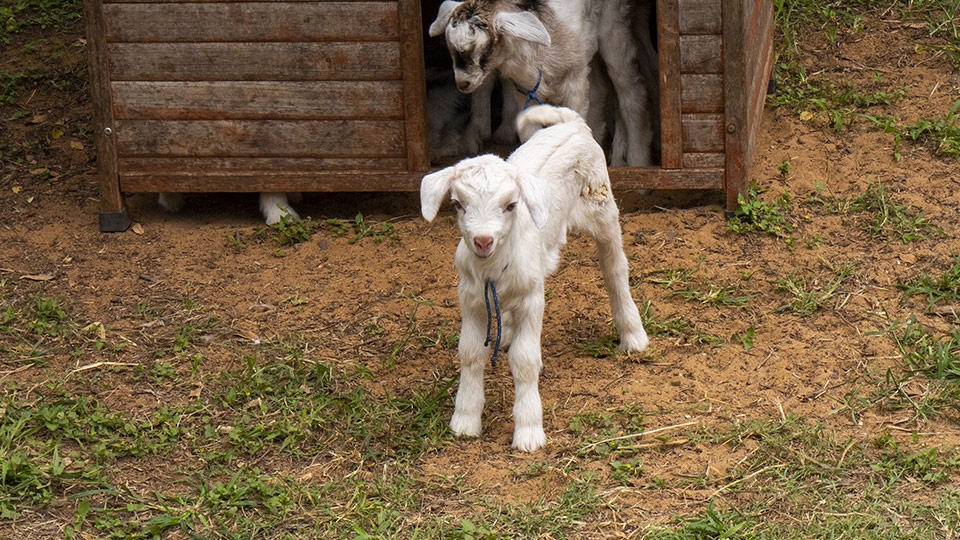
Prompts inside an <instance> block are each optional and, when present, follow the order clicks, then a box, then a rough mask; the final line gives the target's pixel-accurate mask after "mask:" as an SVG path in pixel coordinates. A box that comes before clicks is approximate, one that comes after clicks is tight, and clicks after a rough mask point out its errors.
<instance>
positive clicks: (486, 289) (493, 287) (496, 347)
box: [483, 279, 503, 368]
mask: <svg viewBox="0 0 960 540" xmlns="http://www.w3.org/2000/svg"><path fill="white" fill-rule="evenodd" d="M490 293H492V296H493V307H494V310H495V311H496V315H497V340H496V341H495V342H494V344H493V356H492V357H491V358H490V364H491V365H492V366H493V367H494V368H496V367H497V355H499V354H500V338H501V336H502V335H503V332H502V327H503V318H502V317H501V316H500V299H499V298H498V297H497V284H496V283H494V282H493V280H489V279H488V280H487V281H486V283H484V284H483V303H484V304H486V306H487V340H486V341H484V342H483V346H484V347H488V346H490V342H491V341H492V339H491V338H490V330H491V326H492V325H493V313H491V311H490V296H491V294H490Z"/></svg>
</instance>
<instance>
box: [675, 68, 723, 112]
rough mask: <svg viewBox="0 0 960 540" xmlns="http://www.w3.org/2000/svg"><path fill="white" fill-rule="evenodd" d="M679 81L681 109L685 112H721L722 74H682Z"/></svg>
mask: <svg viewBox="0 0 960 540" xmlns="http://www.w3.org/2000/svg"><path fill="white" fill-rule="evenodd" d="M680 81H681V87H682V88H681V89H680V96H681V99H680V101H681V110H682V111H683V112H685V113H722V112H723V106H724V101H723V75H721V74H707V75H683V76H681V77H680Z"/></svg>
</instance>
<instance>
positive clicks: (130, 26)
mask: <svg viewBox="0 0 960 540" xmlns="http://www.w3.org/2000/svg"><path fill="white" fill-rule="evenodd" d="M432 15H433V14H425V15H422V14H421V10H420V2H419V0H381V1H373V0H354V1H328V0H320V1H311V0H259V1H254V0H202V1H199V0H84V16H85V19H86V25H87V36H88V47H89V51H90V63H89V70H90V77H91V87H92V94H93V103H94V123H95V126H94V127H95V129H94V134H95V137H94V138H95V142H96V147H97V153H98V173H99V182H100V192H101V197H102V211H101V214H100V227H101V230H104V231H120V230H125V229H126V228H127V227H128V226H129V224H130V218H129V216H128V214H127V210H126V205H125V202H124V194H125V193H141V192H142V193H157V192H261V191H287V192H295V191H301V192H316V191H328V192H330V191H340V192H354V191H416V190H417V189H418V188H419V184H420V179H421V178H422V177H423V175H424V173H426V172H427V171H429V170H430V162H429V159H428V157H427V156H428V149H427V135H426V114H425V106H426V105H425V93H426V92H425V85H424V60H423V58H424V51H423V38H422V28H423V25H424V24H425V23H424V18H426V19H428V20H427V21H426V23H427V24H429V22H430V20H432ZM772 30H773V8H772V4H771V0H657V34H658V50H659V63H660V111H659V112H660V123H661V131H662V133H661V153H662V157H661V163H660V165H659V166H656V167H624V168H612V169H611V170H610V175H611V179H612V181H613V184H614V188H615V189H694V190H721V191H724V192H726V204H727V208H728V210H732V209H733V208H735V206H736V200H737V194H738V193H741V192H743V191H744V190H745V188H746V186H747V183H748V174H749V165H750V162H751V158H752V155H753V148H754V146H755V142H756V136H757V132H758V130H759V126H760V117H761V113H762V110H763V103H764V98H765V95H766V89H767V84H768V80H769V78H770V71H771V68H772V63H773V54H772Z"/></svg>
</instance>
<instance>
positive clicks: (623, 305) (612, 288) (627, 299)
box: [591, 203, 650, 352]
mask: <svg viewBox="0 0 960 540" xmlns="http://www.w3.org/2000/svg"><path fill="white" fill-rule="evenodd" d="M611 204H612V203H611ZM603 217H604V218H605V219H601V220H600V221H599V222H598V223H597V225H598V227H596V230H594V231H591V232H592V233H593V236H594V238H595V239H596V241H597V253H598V255H599V259H600V271H601V272H602V273H603V284H604V287H606V289H607V294H608V295H609V296H610V311H611V314H612V315H613V323H614V324H615V325H616V326H617V332H619V334H620V350H621V351H623V352H640V351H642V350H644V349H646V348H647V345H648V344H649V343H650V339H649V338H648V337H647V332H646V330H644V329H643V320H642V319H641V318H640V311H639V310H638V309H637V304H636V303H635V302H634V301H633V296H632V295H631V293H630V265H629V263H628V262H627V255H626V253H624V252H623V239H622V238H621V232H620V222H619V219H618V215H617V212H616V211H613V212H607V213H606V214H605V215H604V216H603Z"/></svg>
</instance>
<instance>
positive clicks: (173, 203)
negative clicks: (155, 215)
mask: <svg viewBox="0 0 960 540" xmlns="http://www.w3.org/2000/svg"><path fill="white" fill-rule="evenodd" d="M157 202H158V203H160V206H161V207H162V208H163V209H164V210H166V211H167V212H179V211H180V210H183V203H184V197H183V193H161V194H160V195H159V196H158V197H157Z"/></svg>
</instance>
